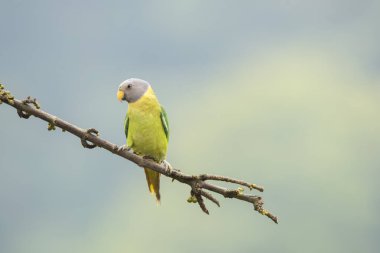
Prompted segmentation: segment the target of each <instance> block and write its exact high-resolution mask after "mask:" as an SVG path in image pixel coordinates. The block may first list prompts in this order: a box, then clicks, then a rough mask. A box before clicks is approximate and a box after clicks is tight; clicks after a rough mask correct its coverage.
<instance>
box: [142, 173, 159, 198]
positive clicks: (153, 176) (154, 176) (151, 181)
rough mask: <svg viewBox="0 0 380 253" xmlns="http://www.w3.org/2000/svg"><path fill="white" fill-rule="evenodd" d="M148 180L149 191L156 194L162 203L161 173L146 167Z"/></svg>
mask: <svg viewBox="0 0 380 253" xmlns="http://www.w3.org/2000/svg"><path fill="white" fill-rule="evenodd" d="M144 170H145V176H146V181H147V182H148V188H149V191H150V192H151V193H152V194H154V195H156V199H157V203H158V204H159V203H160V200H161V196H160V173H158V172H155V171H154V170H151V169H147V168H144Z"/></svg>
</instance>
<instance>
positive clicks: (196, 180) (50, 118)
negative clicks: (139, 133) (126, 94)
mask: <svg viewBox="0 0 380 253" xmlns="http://www.w3.org/2000/svg"><path fill="white" fill-rule="evenodd" d="M2 102H4V103H6V104H8V105H10V106H12V107H14V108H16V109H17V113H18V115H19V116H20V117H21V118H25V119H27V118H29V117H30V116H31V115H33V116H35V117H37V118H40V119H41V120H43V121H46V122H48V130H49V131H50V130H55V129H56V127H58V128H61V129H62V131H67V132H69V133H71V134H73V135H75V136H77V137H78V138H79V139H80V140H81V143H82V145H83V147H85V148H95V147H99V148H104V149H106V150H108V151H110V152H112V153H114V154H115V155H118V156H121V157H123V158H125V159H127V160H129V161H131V162H133V163H135V164H137V165H138V166H140V167H143V168H150V169H152V170H154V171H157V172H159V173H161V174H163V175H165V176H167V177H170V178H172V179H173V180H177V181H179V182H181V183H184V184H187V185H189V186H190V187H191V197H190V198H189V199H188V202H193V203H194V202H197V203H198V204H199V206H200V208H201V209H202V210H203V211H204V212H205V213H207V214H209V211H208V210H207V208H206V205H205V203H204V200H203V198H202V196H203V197H205V198H207V199H208V200H210V201H212V202H213V203H215V204H216V205H218V206H220V204H219V201H218V200H216V199H215V198H214V197H213V196H212V195H211V194H210V193H209V192H206V191H205V190H208V191H211V192H214V193H218V194H220V195H222V196H224V197H225V198H235V199H239V200H242V201H246V202H249V203H251V204H253V206H254V210H255V211H257V212H259V213H260V214H262V215H265V216H267V217H268V218H270V219H271V220H273V221H274V222H275V223H277V222H278V220H277V217H276V216H274V215H273V214H271V213H270V212H269V211H267V210H265V209H264V208H263V204H264V202H263V200H262V198H261V197H260V196H256V195H248V194H244V193H243V189H242V188H240V187H239V188H237V189H226V188H224V187H220V186H217V185H214V184H211V183H209V181H224V182H228V183H232V184H237V185H241V186H245V187H247V188H249V189H250V190H252V189H255V190H258V191H260V192H263V191H264V189H263V188H262V187H260V186H257V185H255V184H251V183H248V182H245V181H243V180H238V179H233V178H229V177H225V176H218V175H209V174H201V175H188V174H185V173H183V172H181V171H180V170H178V169H170V168H168V167H167V166H164V165H161V164H158V163H156V162H154V161H152V160H150V159H145V158H143V157H141V156H138V155H136V154H134V153H133V152H131V151H128V150H123V149H120V147H119V146H117V145H116V144H113V143H111V142H109V141H107V140H105V139H102V138H100V137H99V132H98V131H97V130H96V129H94V128H90V129H82V128H80V127H77V126H75V125H73V124H71V123H69V122H67V121H64V120H62V119H60V118H58V117H56V116H54V115H51V114H49V113H47V112H45V111H42V110H41V109H40V106H39V104H38V103H37V101H36V99H32V98H30V97H28V98H27V99H25V100H23V101H20V100H17V99H15V98H14V97H13V96H12V94H11V93H10V92H9V91H7V90H5V89H4V86H2V85H1V84H0V104H1V103H2Z"/></svg>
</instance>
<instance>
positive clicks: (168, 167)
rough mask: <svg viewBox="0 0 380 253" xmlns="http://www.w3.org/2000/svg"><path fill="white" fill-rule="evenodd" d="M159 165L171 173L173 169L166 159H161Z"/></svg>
mask: <svg viewBox="0 0 380 253" xmlns="http://www.w3.org/2000/svg"><path fill="white" fill-rule="evenodd" d="M161 165H162V166H164V167H165V169H166V171H167V172H168V173H169V174H171V173H172V171H173V167H172V166H171V164H170V163H169V162H168V161H166V160H163V161H162V162H161Z"/></svg>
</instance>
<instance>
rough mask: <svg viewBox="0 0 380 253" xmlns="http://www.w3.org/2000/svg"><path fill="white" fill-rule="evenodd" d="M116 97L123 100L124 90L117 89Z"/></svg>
mask: <svg viewBox="0 0 380 253" xmlns="http://www.w3.org/2000/svg"><path fill="white" fill-rule="evenodd" d="M116 97H117V99H118V100H119V101H120V102H121V100H123V97H124V92H123V91H121V90H118V91H117V94H116Z"/></svg>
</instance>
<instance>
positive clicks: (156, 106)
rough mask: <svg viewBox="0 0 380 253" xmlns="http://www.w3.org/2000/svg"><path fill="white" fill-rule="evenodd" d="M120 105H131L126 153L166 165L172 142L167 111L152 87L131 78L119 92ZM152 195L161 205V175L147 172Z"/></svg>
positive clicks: (125, 126)
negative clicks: (128, 150) (169, 145)
mask: <svg viewBox="0 0 380 253" xmlns="http://www.w3.org/2000/svg"><path fill="white" fill-rule="evenodd" d="M117 98H118V99H119V101H122V100H125V101H127V102H128V111H127V115H126V117H125V121H124V131H125V136H126V138H127V145H126V148H127V149H132V150H133V152H134V153H136V154H138V155H142V156H144V157H148V158H150V159H153V160H154V161H156V162H158V163H166V164H168V163H167V162H166V161H165V158H166V152H167V148H168V140H169V122H168V117H167V115H166V112H165V110H164V108H163V107H162V106H161V105H160V103H159V102H158V99H157V97H156V95H155V94H154V91H153V89H152V87H151V86H150V84H149V83H148V82H146V81H144V80H141V79H137V78H131V79H127V80H125V81H124V82H122V83H121V84H120V86H119V89H118V91H117ZM144 170H145V175H146V180H147V182H148V188H149V191H150V192H151V193H152V194H154V195H155V196H156V199H157V202H158V203H159V202H160V199H161V196H160V173H158V172H155V171H153V170H151V169H148V168H144Z"/></svg>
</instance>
